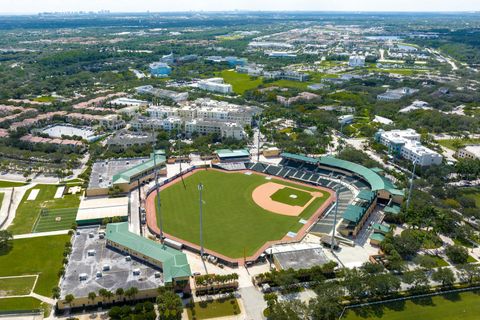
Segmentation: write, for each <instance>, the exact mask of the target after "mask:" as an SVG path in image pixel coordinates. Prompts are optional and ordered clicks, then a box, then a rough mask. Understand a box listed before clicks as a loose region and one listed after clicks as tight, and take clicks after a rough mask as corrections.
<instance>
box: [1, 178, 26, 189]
mask: <svg viewBox="0 0 480 320" xmlns="http://www.w3.org/2000/svg"><path fill="white" fill-rule="evenodd" d="M25 184H26V183H23V182H13V181H4V180H0V188H11V187H21V186H24V185H25Z"/></svg>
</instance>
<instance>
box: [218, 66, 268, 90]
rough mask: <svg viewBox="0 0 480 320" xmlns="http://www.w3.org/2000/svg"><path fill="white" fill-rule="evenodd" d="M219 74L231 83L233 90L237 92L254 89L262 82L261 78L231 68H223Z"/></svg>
mask: <svg viewBox="0 0 480 320" xmlns="http://www.w3.org/2000/svg"><path fill="white" fill-rule="evenodd" d="M220 76H221V77H222V78H223V80H224V81H225V82H226V83H229V84H231V85H232V88H233V91H234V92H235V93H238V94H243V93H244V92H245V91H247V90H251V89H255V88H256V87H258V86H259V85H261V84H262V83H263V80H262V78H257V77H251V76H249V75H248V74H243V73H237V72H236V71H231V70H223V71H222V72H221V73H220Z"/></svg>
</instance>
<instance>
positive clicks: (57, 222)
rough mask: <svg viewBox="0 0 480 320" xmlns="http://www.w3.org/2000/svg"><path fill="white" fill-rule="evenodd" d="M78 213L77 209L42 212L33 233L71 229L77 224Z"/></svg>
mask: <svg viewBox="0 0 480 320" xmlns="http://www.w3.org/2000/svg"><path fill="white" fill-rule="evenodd" d="M77 211H78V209H77V208H67V209H53V210H42V211H40V215H39V216H38V218H37V221H36V223H35V225H34V227H33V230H32V232H47V231H55V230H67V229H70V228H71V227H72V225H73V224H74V223H75V218H76V217H77Z"/></svg>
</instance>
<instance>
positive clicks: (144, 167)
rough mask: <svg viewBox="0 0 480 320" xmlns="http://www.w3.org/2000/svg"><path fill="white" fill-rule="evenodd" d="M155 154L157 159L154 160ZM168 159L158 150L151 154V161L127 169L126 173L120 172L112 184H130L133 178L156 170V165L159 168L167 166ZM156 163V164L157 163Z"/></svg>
mask: <svg viewBox="0 0 480 320" xmlns="http://www.w3.org/2000/svg"><path fill="white" fill-rule="evenodd" d="M154 154H155V158H154ZM165 161H166V157H165V152H164V151H162V150H157V151H155V153H151V154H150V159H149V160H147V161H145V162H142V163H139V164H137V165H135V166H133V167H130V168H128V169H125V170H124V171H120V172H119V173H117V174H115V175H114V176H113V178H112V184H117V183H130V182H131V179H132V177H135V176H136V175H139V174H141V173H143V172H145V171H148V170H152V169H154V168H155V164H156V165H157V166H159V165H163V164H165ZM155 162H156V163H155Z"/></svg>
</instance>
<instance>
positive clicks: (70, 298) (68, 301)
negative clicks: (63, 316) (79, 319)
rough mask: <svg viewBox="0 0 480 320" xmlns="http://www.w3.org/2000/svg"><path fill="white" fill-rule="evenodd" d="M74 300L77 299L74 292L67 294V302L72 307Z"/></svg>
mask: <svg viewBox="0 0 480 320" xmlns="http://www.w3.org/2000/svg"><path fill="white" fill-rule="evenodd" d="M73 300H75V296H74V295H73V294H67V295H66V296H65V302H66V303H68V304H69V305H70V307H71V306H72V302H73Z"/></svg>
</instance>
